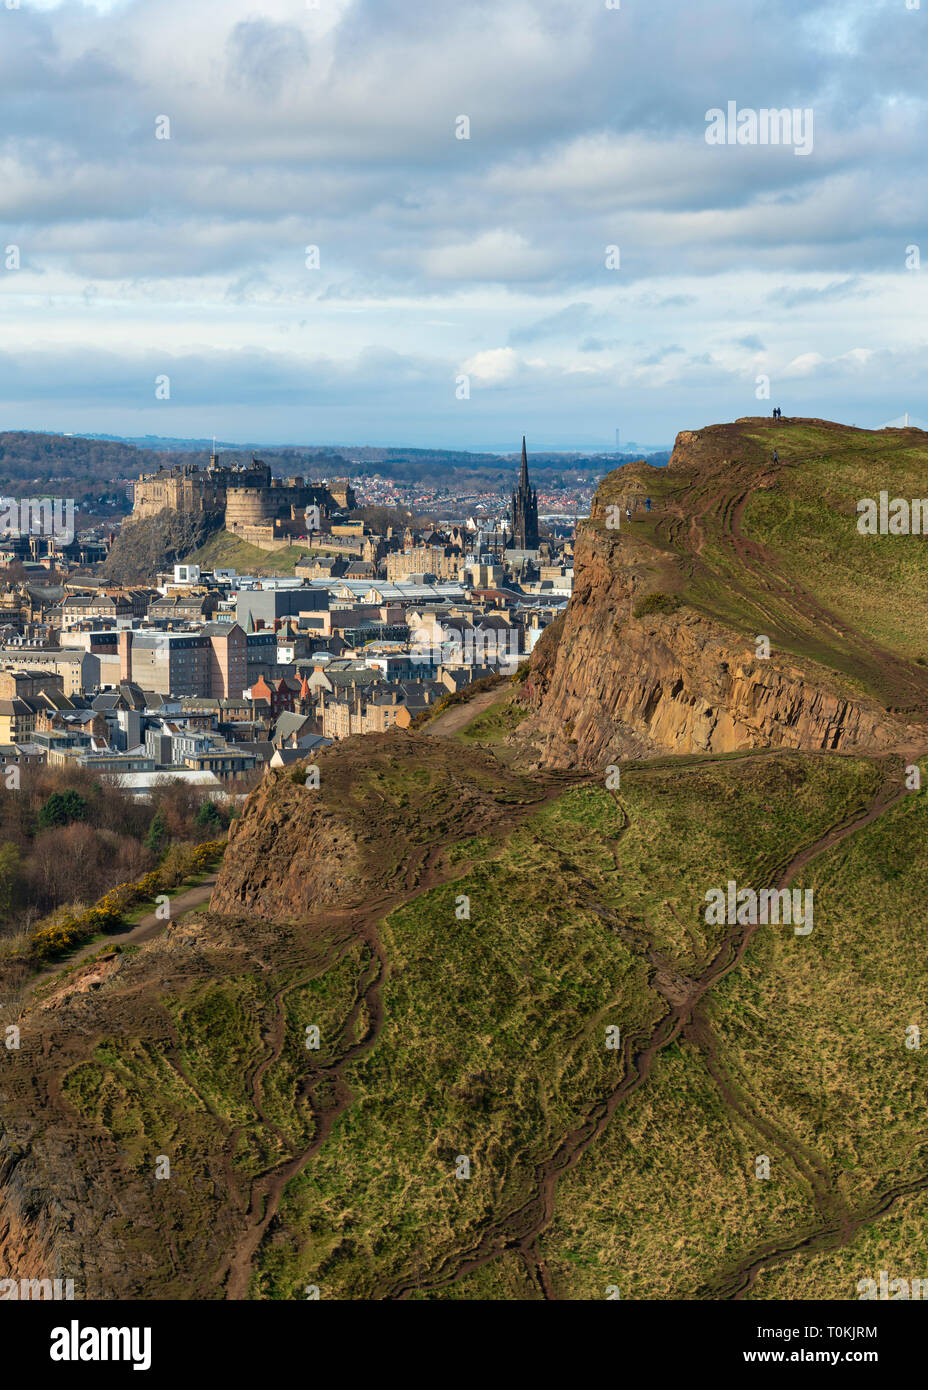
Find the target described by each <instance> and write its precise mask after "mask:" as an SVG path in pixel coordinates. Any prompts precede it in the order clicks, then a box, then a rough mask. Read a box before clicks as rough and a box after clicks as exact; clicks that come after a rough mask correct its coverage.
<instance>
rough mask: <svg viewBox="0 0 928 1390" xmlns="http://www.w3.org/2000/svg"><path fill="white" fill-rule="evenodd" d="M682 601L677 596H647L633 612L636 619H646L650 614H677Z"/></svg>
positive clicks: (639, 601)
mask: <svg viewBox="0 0 928 1390" xmlns="http://www.w3.org/2000/svg"><path fill="white" fill-rule="evenodd" d="M679 607H680V600H679V599H678V598H677V596H676V594H646V595H645V596H644V598H640V599H639V600H638V602H637V603H636V604H635V607H634V608H633V610H632V612H633V613H634V615H635V617H636V618H644V617H646V616H647V614H649V613H676V611H677V609H678V608H679Z"/></svg>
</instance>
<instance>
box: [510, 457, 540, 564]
mask: <svg viewBox="0 0 928 1390" xmlns="http://www.w3.org/2000/svg"><path fill="white" fill-rule="evenodd" d="M511 547H512V549H514V550H537V549H538V493H537V492H535V491H534V490H533V489H532V487H531V486H530V484H529V480H528V458H527V457H526V453H525V435H524V434H523V436H522V468H521V470H520V472H519V486H518V487H517V488H516V489H515V491H514V492H513V494H512V541H511Z"/></svg>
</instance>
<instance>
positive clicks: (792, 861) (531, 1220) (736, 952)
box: [387, 756, 928, 1298]
mask: <svg viewBox="0 0 928 1390" xmlns="http://www.w3.org/2000/svg"><path fill="white" fill-rule="evenodd" d="M901 772H902V769H901V764H900V760H899V759H898V758H895V757H889V756H888V757H886V758H885V759H884V775H883V779H882V782H881V785H880V787H879V789H878V790H877V792H876V794H875V796H874V797H873V799H872V800H871V802H870V804H869V806H868V807H867V808H866V809H865V810H863V811H860V812H859V813H857V814H854V815H852V816H849V817H847V818H845V819H844V820H842V821H841V822H838V823H836V824H835V825H833V826H832V827H830V828H829V829H828V830H827V831H826V832H825V833H824V834H823V835H821V836H819V837H818V838H817V839H816V840H815V841H814V842H812V843H811V844H808V845H806V846H804V847H802V848H801V849H799V850H797V851H796V852H795V853H794V854H793V855H792V856H791V857H790V858H789V860H788V861H787V862H786V863H785V864H783V865H782V866H781V869H780V871H779V872H778V873H777V875H776V878H775V880H774V882H773V883H771V885H770V886H771V887H775V888H776V889H778V890H779V889H784V888H788V887H790V886H791V884H792V882H793V880H794V879H795V877H796V875H797V874H798V873H799V872H800V871H801V870H802V869H803V868H805V867H806V866H807V865H808V864H809V863H811V862H812V860H813V859H816V858H817V857H818V856H819V855H821V854H824V853H825V852H826V851H827V850H829V849H831V848H832V847H833V846H834V845H836V844H838V843H840V842H841V841H842V840H844V839H846V838H847V837H848V836H850V835H853V834H855V833H856V832H857V831H858V830H861V829H863V828H864V826H866V825H869V824H871V823H872V822H873V821H875V820H876V819H878V818H879V817H880V816H882V815H883V814H884V813H885V812H886V811H887V810H889V809H890V807H892V806H894V805H896V803H897V802H898V801H900V800H901V799H902V798H903V797H904V796H906V795H907V792H906V789H905V787H904V784H902V782H901ZM619 807H620V812H621V814H622V817H623V820H622V823H621V825H620V827H619V833H620V834H621V833H623V832H624V830H625V828H626V824H627V822H626V813H625V811H624V807H621V803H619ZM757 930H758V926H757V925H756V924H754V925H735V926H733V927H732V928H731V930H730V931H729V932H728V933H727V934H726V936H725V938H724V939H723V941H722V943H721V945H720V947H719V949H718V951H717V952H716V954H715V956H714V958H713V959H712V961H711V962H710V963H709V965H708V966H707V967H706V969H705V970H704V971H703V972H702V974H701V975H700V976H699V978H698V979H696V980H694V981H693V982H692V988H691V990H690V991H689V992H688V993H687V994H686V995H685V996H684V997H682V998H679V997H678V998H677V1000H676V1002H674V1003H672V1006H671V1008H670V1010H669V1012H668V1013H667V1014H665V1015H663V1017H662V1018H661V1019H660V1020H659V1022H658V1023H657V1025H656V1026H655V1028H654V1030H653V1031H652V1033H651V1035H650V1037H649V1038H647V1039H646V1040H638V1041H636V1040H634V1039H632V1038H629V1039H626V1045H625V1052H624V1057H625V1063H626V1068H625V1073H624V1075H623V1077H622V1079H621V1081H620V1082H619V1083H618V1084H617V1085H616V1087H615V1089H614V1090H613V1091H612V1092H611V1093H610V1094H609V1095H608V1096H607V1097H605V1098H604V1099H602V1100H600V1101H598V1102H597V1104H596V1105H595V1106H593V1107H592V1108H591V1110H590V1111H589V1113H588V1114H587V1116H586V1118H585V1119H584V1120H583V1121H582V1123H581V1124H579V1125H578V1126H577V1127H576V1128H575V1129H574V1130H572V1131H571V1132H570V1133H569V1134H567V1135H566V1136H565V1138H564V1139H563V1140H562V1141H561V1143H560V1144H559V1146H558V1148H557V1149H556V1150H555V1151H554V1153H553V1154H552V1155H551V1156H550V1157H549V1158H548V1159H546V1160H545V1161H544V1162H542V1163H541V1164H539V1165H538V1167H537V1168H536V1171H535V1184H534V1185H535V1191H534V1193H533V1194H532V1195H531V1196H530V1197H529V1198H528V1199H527V1200H526V1201H525V1202H524V1203H523V1204H522V1206H520V1207H519V1208H517V1209H515V1210H513V1211H511V1212H509V1213H507V1214H505V1215H504V1216H503V1217H502V1218H501V1219H500V1220H499V1221H498V1222H495V1223H494V1224H493V1225H492V1226H491V1227H490V1228H489V1229H488V1230H487V1231H485V1232H484V1233H483V1235H482V1236H481V1237H480V1239H479V1240H478V1241H477V1242H476V1243H475V1244H474V1246H473V1248H472V1249H471V1250H470V1251H467V1252H464V1253H463V1255H462V1254H461V1253H459V1252H455V1253H451V1254H449V1255H448V1256H447V1257H446V1258H445V1259H444V1260H443V1261H442V1262H440V1264H439V1265H438V1267H437V1268H436V1269H435V1270H433V1271H432V1273H431V1275H430V1276H427V1277H426V1278H424V1279H423V1278H421V1277H420V1278H418V1279H416V1280H415V1281H413V1280H411V1279H403V1280H400V1281H398V1282H397V1284H396V1285H395V1286H394V1288H393V1289H392V1290H391V1291H390V1293H389V1294H388V1295H387V1296H388V1297H393V1298H406V1297H408V1296H409V1294H410V1293H412V1292H414V1291H416V1290H419V1289H423V1288H424V1289H429V1290H434V1289H437V1288H440V1287H443V1286H446V1285H448V1284H451V1283H456V1282H457V1281H458V1280H460V1279H462V1278H464V1277H465V1276H466V1275H468V1274H471V1273H473V1272H474V1271H475V1270H477V1269H479V1268H481V1267H482V1266H483V1265H485V1264H487V1263H489V1262H490V1261H491V1260H495V1259H497V1258H498V1257H499V1256H500V1255H502V1254H504V1253H506V1252H509V1251H515V1252H518V1253H519V1254H521V1256H522V1257H523V1259H524V1260H525V1262H526V1266H527V1268H528V1269H529V1271H531V1272H532V1275H533V1278H535V1279H536V1282H537V1283H538V1286H539V1288H540V1290H541V1292H542V1294H543V1296H544V1297H545V1298H550V1297H552V1294H551V1289H550V1282H549V1281H548V1280H547V1278H545V1279H544V1280H542V1279H541V1278H540V1277H539V1276H538V1274H537V1271H538V1270H539V1260H538V1254H537V1249H536V1241H537V1239H538V1237H539V1235H541V1233H542V1232H543V1231H544V1230H545V1229H546V1228H547V1226H548V1225H549V1224H550V1222H551V1220H552V1218H553V1215H554V1208H555V1198H556V1191H557V1184H558V1181H559V1180H560V1178H561V1177H562V1176H563V1175H564V1174H565V1173H567V1172H568V1171H569V1170H570V1169H571V1168H573V1167H574V1166H575V1165H576V1164H577V1163H578V1162H579V1161H580V1159H581V1158H582V1157H583V1155H584V1154H585V1153H586V1151H587V1150H588V1149H589V1147H590V1146H591V1144H593V1143H594V1142H595V1141H596V1139H597V1138H598V1137H599V1136H600V1135H601V1134H602V1133H603V1131H604V1130H605V1128H606V1126H607V1125H608V1123H609V1121H610V1120H611V1118H612V1116H613V1115H614V1113H615V1111H616V1110H617V1108H618V1107H619V1106H620V1105H621V1104H622V1103H623V1102H624V1101H625V1100H627V1099H628V1097H629V1096H631V1095H633V1094H634V1093H635V1091H637V1090H638V1088H639V1087H640V1086H642V1085H643V1084H644V1083H645V1081H646V1080H647V1079H648V1077H649V1076H650V1073H651V1068H652V1066H653V1064H654V1060H655V1058H656V1056H657V1054H658V1053H659V1052H660V1051H661V1050H662V1049H663V1048H665V1047H667V1046H668V1045H669V1044H670V1043H672V1042H674V1041H676V1039H677V1038H678V1037H680V1036H681V1035H682V1034H683V1033H684V1030H685V1029H687V1028H688V1027H689V1028H692V1027H693V1026H694V1020H697V1019H698V1017H699V1016H698V1013H697V1010H698V1005H699V1002H700V1000H701V999H702V998H703V996H704V995H705V994H706V993H707V992H708V991H709V990H710V989H711V988H712V987H713V985H715V984H716V983H717V982H718V981H719V980H721V979H723V978H724V977H725V975H727V974H728V973H729V971H731V970H733V969H735V967H736V966H737V965H738V963H739V962H740V961H741V959H742V957H743V956H744V953H745V951H746V950H747V948H748V946H749V945H750V942H751V940H752V938H753V937H754V935H755V933H756V932H757ZM695 1026H696V1027H697V1028H698V1027H699V1024H698V1023H696V1024H695ZM794 1157H795V1159H796V1161H797V1162H804V1163H805V1164H806V1166H807V1169H808V1170H809V1172H810V1180H811V1174H813V1173H814V1174H815V1177H816V1182H817V1186H818V1188H819V1190H820V1191H821V1193H822V1199H823V1206H822V1208H820V1210H822V1211H823V1212H825V1211H826V1210H827V1211H828V1213H829V1214H828V1216H827V1219H826V1220H827V1230H828V1231H829V1232H831V1231H835V1232H837V1233H838V1238H839V1239H840V1240H841V1241H842V1242H843V1241H844V1240H847V1239H849V1238H850V1236H851V1235H852V1234H853V1232H854V1230H855V1229H859V1227H860V1225H861V1224H865V1223H866V1220H867V1219H873V1218H872V1217H870V1218H867V1217H866V1216H865V1215H862V1214H860V1213H858V1215H857V1216H856V1217H853V1218H852V1217H850V1216H849V1215H848V1213H847V1212H846V1211H844V1210H843V1207H842V1206H841V1204H840V1203H839V1202H835V1204H834V1206H833V1208H829V1207H828V1206H827V1204H826V1199H825V1194H826V1190H827V1183H826V1181H825V1178H824V1176H823V1170H822V1169H821V1166H820V1165H818V1164H812V1163H811V1158H810V1156H809V1155H806V1156H805V1157H803V1156H802V1155H800V1154H799V1152H798V1150H797V1151H796V1152H795V1153H794ZM926 1182H928V1177H926ZM903 1190H905V1191H908V1190H909V1188H908V1186H906V1187H905V1188H904V1189H903V1188H900V1189H899V1192H900V1193H901V1192H902V1191H903ZM884 1196H885V1194H884ZM881 1200H882V1199H874V1209H876V1207H878V1206H879V1207H880V1209H883V1208H882V1206H881ZM855 1223H856V1224H855ZM825 1231H826V1226H824V1225H823V1227H822V1229H821V1230H820V1231H818V1232H812V1233H810V1232H805V1233H803V1235H802V1238H801V1242H800V1243H799V1244H798V1245H797V1247H796V1248H805V1243H806V1242H808V1240H810V1239H813V1238H817V1237H821V1238H822V1239H825V1238H826V1237H825ZM788 1253H789V1252H785V1253H784V1256H783V1257H784V1258H786V1257H787V1254H788ZM765 1258H767V1259H768V1262H769V1257H767V1256H760V1255H757V1254H756V1253H755V1254H754V1255H752V1256H750V1257H748V1259H747V1261H746V1262H745V1268H744V1269H742V1268H741V1267H740V1266H739V1268H738V1270H737V1271H735V1273H734V1274H733V1275H732V1276H731V1279H730V1283H731V1284H732V1286H733V1287H740V1285H741V1283H743V1281H744V1280H747V1279H749V1278H750V1277H751V1273H750V1271H751V1269H752V1268H753V1266H754V1265H755V1264H756V1265H757V1266H758V1268H759V1267H761V1266H762V1264H763V1262H764V1259H765ZM753 1277H756V1271H755V1273H754V1276H753ZM721 1296H724V1294H723V1295H721Z"/></svg>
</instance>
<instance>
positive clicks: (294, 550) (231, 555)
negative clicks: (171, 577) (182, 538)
mask: <svg viewBox="0 0 928 1390" xmlns="http://www.w3.org/2000/svg"><path fill="white" fill-rule="evenodd" d="M314 554H316V552H315V551H314V550H313V549H312V547H311V546H310V544H309V542H308V541H304V542H303V543H302V544H299V543H298V544H296V545H288V546H287V547H286V548H284V549H281V550H262V549H261V548H260V546H257V545H251V544H249V542H248V541H243V540H241V538H240V537H239V536H236V535H234V534H233V533H232V532H231V531H217V532H216V533H215V534H214V535H212V536H210V538H209V539H208V540H207V541H206V542H205V543H204V544H202V545H200V546H198V547H197V548H196V549H195V550H193V551H192V553H191V554H189V555H186V556H185V557H184V558H185V559H187V560H189V561H190V562H191V564H194V565H200V566H201V567H202V568H203V569H217V568H218V569H235V570H238V571H239V573H241V574H267V575H271V574H292V573H293V571H294V568H295V566H296V564H297V562H298V561H299V559H300V558H301V556H304V555H314Z"/></svg>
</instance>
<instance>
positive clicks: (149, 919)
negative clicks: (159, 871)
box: [23, 869, 219, 1000]
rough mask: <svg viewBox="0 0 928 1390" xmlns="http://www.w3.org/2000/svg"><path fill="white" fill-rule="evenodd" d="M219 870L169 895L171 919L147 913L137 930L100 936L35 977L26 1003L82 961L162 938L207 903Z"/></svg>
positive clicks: (154, 913)
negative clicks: (176, 924) (36, 991)
mask: <svg viewBox="0 0 928 1390" xmlns="http://www.w3.org/2000/svg"><path fill="white" fill-rule="evenodd" d="M218 876H219V870H218V869H217V870H216V871H215V872H213V873H211V874H209V875H208V876H207V877H206V878H205V879H204V880H203V882H202V883H198V884H197V886H196V887H195V888H187V889H186V890H185V891H184V892H183V893H168V894H167V896H168V898H169V899H170V906H171V916H170V918H167V919H166V918H164V917H159V916H158V915H157V913H156V912H146V914H145V916H144V917H140V918H139V920H138V922H136V924H135V926H134V927H130V928H129V930H128V931H123V932H111V933H110V934H109V935H107V936H98V937H96V938H95V939H94V940H93V941H90V942H88V943H87V945H86V946H81V947H79V949H78V950H76V951H75V952H74V953H73V955H70V956H68V957H67V959H65V960H62V961H59V962H58V963H57V964H56V965H55V966H53V967H52V968H51V969H49V970H43V971H42V973H41V975H36V976H35V977H34V978H33V979H32V980H30V981H29V984H28V986H27V988H26V990H25V991H24V993H23V998H24V1000H25V999H26V998H28V997H29V996H30V995H31V994H32V993H33V991H34V990H36V989H38V987H39V986H40V985H43V984H47V983H48V981H49V980H53V979H54V978H55V976H56V975H60V974H62V973H63V972H64V971H70V970H71V969H73V967H74V966H75V965H80V963H81V961H83V960H87V958H88V957H89V956H95V955H96V954H97V952H98V951H105V950H107V949H109V948H111V947H113V946H130V945H135V946H139V945H141V944H142V942H144V941H151V940H152V938H153V937H155V936H159V935H160V934H161V932H163V931H164V930H165V928H166V927H167V926H168V924H169V922H177V921H178V920H179V919H180V918H181V917H183V916H184V914H185V913H187V912H192V911H193V909H194V908H195V907H202V906H203V904H204V903H205V902H208V901H209V899H210V896H211V894H212V891H213V888H214V886H215V883H216V879H217V877H218Z"/></svg>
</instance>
